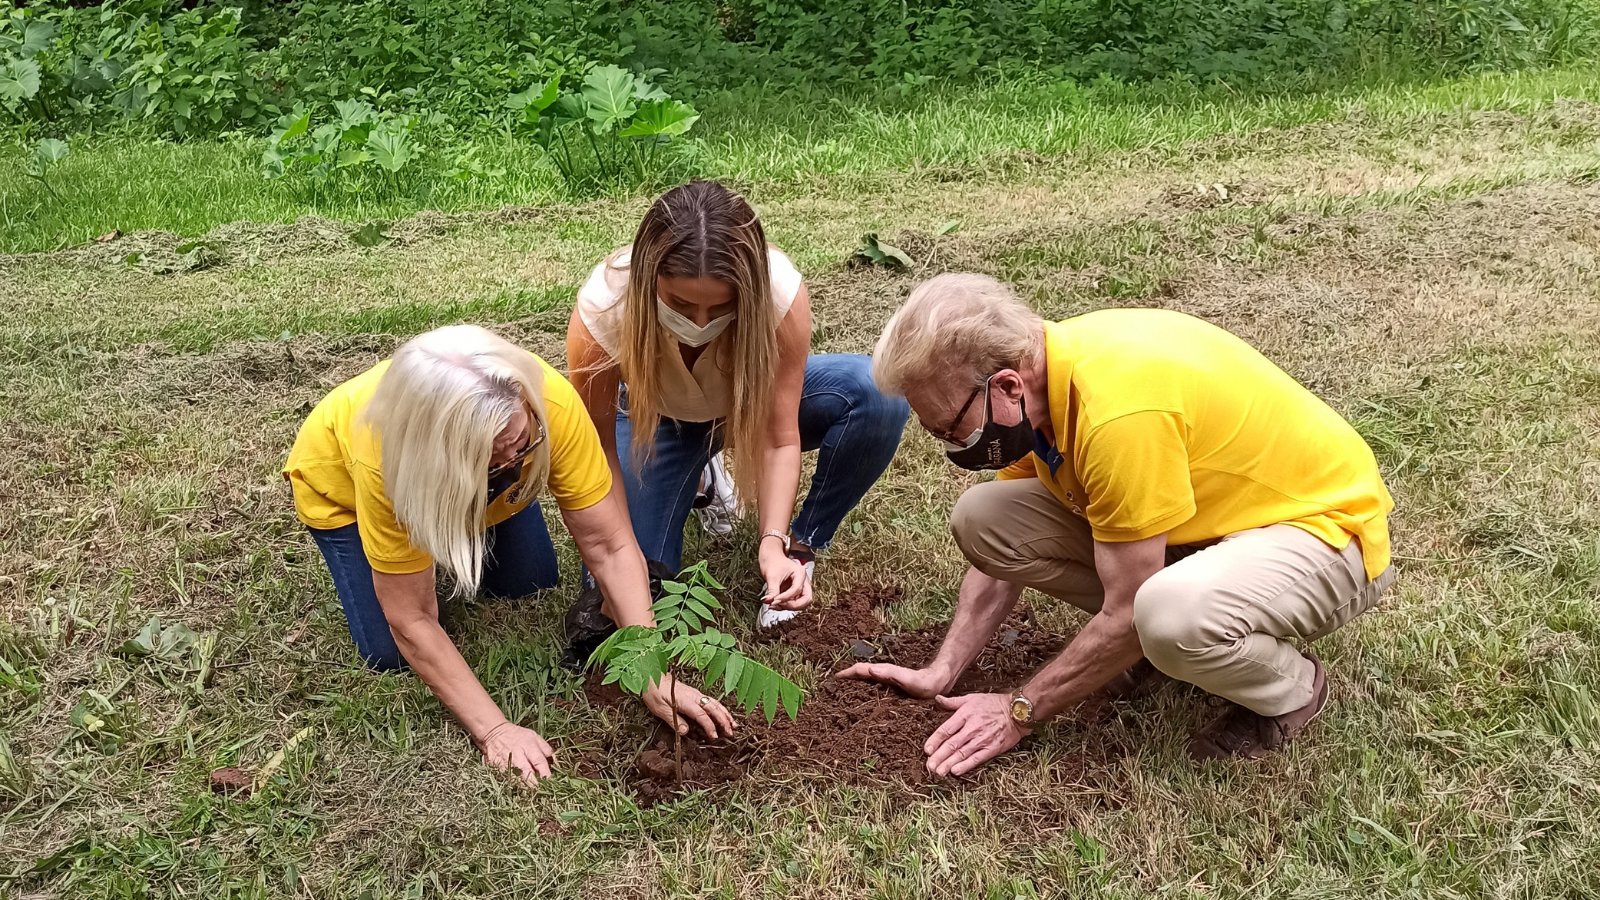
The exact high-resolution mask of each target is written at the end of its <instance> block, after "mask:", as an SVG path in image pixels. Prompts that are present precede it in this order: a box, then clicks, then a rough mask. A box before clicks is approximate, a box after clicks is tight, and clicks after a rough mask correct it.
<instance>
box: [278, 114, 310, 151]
mask: <svg viewBox="0 0 1600 900" xmlns="http://www.w3.org/2000/svg"><path fill="white" fill-rule="evenodd" d="M310 128H311V111H310V110H308V109H305V108H300V109H296V110H295V111H294V112H291V113H289V114H287V115H285V116H284V117H283V118H281V119H279V120H278V124H277V126H276V127H275V128H273V129H272V143H274V144H282V143H284V142H285V141H292V140H294V139H295V138H297V137H299V136H301V135H303V134H305V133H306V131H308V130H309V129H310Z"/></svg>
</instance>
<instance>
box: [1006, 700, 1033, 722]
mask: <svg viewBox="0 0 1600 900" xmlns="http://www.w3.org/2000/svg"><path fill="white" fill-rule="evenodd" d="M1011 718H1013V719H1016V720H1017V721H1018V722H1022V723H1024V724H1026V723H1027V722H1029V721H1031V720H1032V719H1033V704H1032V703H1029V702H1028V698H1027V697H1016V698H1014V699H1012V701H1011Z"/></svg>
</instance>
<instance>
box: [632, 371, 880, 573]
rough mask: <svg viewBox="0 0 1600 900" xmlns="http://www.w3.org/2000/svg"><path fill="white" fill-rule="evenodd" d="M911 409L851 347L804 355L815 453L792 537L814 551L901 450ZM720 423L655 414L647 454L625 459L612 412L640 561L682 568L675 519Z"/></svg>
mask: <svg viewBox="0 0 1600 900" xmlns="http://www.w3.org/2000/svg"><path fill="white" fill-rule="evenodd" d="M910 415H911V407H910V406H909V405H907V404H906V401H905V400H903V399H901V398H899V397H889V396H887V395H885V394H883V393H881V392H879V390H878V388H877V386H876V385H874V384H873V383H872V363H871V360H869V359H868V358H867V357H865V356H856V355H853V354H842V353H835V354H823V355H813V356H811V357H810V358H809V359H808V360H807V361H806V374H805V387H804V388H803V389H802V391H801V394H800V446H801V449H803V450H805V451H807V452H810V451H812V450H816V451H818V456H817V471H816V475H815V476H813V477H812V479H811V490H810V491H809V492H808V493H807V494H806V499H805V502H804V503H803V504H802V505H801V506H800V515H799V516H797V517H796V518H795V520H794V524H793V530H794V535H795V537H796V538H798V539H799V540H800V542H801V543H804V544H806V545H807V546H809V547H813V548H815V549H818V550H821V549H823V548H825V547H827V546H828V543H829V542H830V541H832V540H833V535H834V532H835V531H837V530H838V528H839V523H840V522H843V521H844V517H845V515H846V514H847V513H849V512H850V510H852V509H854V508H855V505H856V504H857V503H859V502H860V501H861V498H862V497H864V496H866V493H867V490H868V489H869V488H871V487H872V485H873V483H874V482H876V481H877V480H878V476H879V475H882V474H883V471H884V469H887V468H888V467H889V461H890V460H891V459H893V458H894V454H895V451H896V450H897V449H899V447H900V433H901V431H903V430H904V429H905V424H906V419H907V418H909V417H910ZM721 426H722V423H721V422H682V421H678V420H676V419H662V420H661V424H660V426H659V427H658V428H657V429H656V443H655V452H654V453H653V454H652V455H651V457H650V459H649V460H647V461H645V463H644V465H643V468H636V467H635V466H634V465H633V460H632V459H631V454H632V450H633V427H632V423H631V422H630V421H629V419H628V415H627V413H626V412H619V413H617V456H618V458H619V459H621V460H622V480H623V487H624V489H625V490H626V492H627V495H628V514H629V516H631V517H632V519H633V531H634V535H635V536H636V537H637V538H638V539H639V548H640V549H641V550H643V551H644V555H645V557H646V558H647V559H654V560H658V561H660V562H662V563H664V564H665V565H666V566H667V567H668V568H670V569H672V570H674V571H676V570H678V569H679V568H681V567H682V566H683V526H684V523H686V522H687V521H688V519H689V511H690V509H692V508H693V506H694V498H695V495H696V494H697V493H698V492H699V486H700V473H701V471H702V470H704V469H705V467H706V464H707V463H709V462H710V461H711V457H713V456H715V455H716V454H717V453H718V452H719V451H720V450H721V449H722V427H721Z"/></svg>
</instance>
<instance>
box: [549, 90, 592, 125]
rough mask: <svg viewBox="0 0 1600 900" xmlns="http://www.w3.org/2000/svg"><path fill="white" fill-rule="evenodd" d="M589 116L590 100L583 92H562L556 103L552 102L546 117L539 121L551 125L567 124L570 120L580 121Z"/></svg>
mask: <svg viewBox="0 0 1600 900" xmlns="http://www.w3.org/2000/svg"><path fill="white" fill-rule="evenodd" d="M588 117H589V101H588V100H587V99H585V98H584V96H583V95H582V94H562V95H561V96H560V97H559V98H558V99H557V100H556V102H555V103H553V104H551V106H550V109H549V110H548V111H547V113H546V116H545V118H544V119H543V120H542V121H541V122H540V123H539V124H540V125H541V126H543V125H544V123H545V122H549V123H550V125H551V126H552V127H553V126H557V125H565V124H567V123H568V122H578V121H581V120H583V119H587V118H588Z"/></svg>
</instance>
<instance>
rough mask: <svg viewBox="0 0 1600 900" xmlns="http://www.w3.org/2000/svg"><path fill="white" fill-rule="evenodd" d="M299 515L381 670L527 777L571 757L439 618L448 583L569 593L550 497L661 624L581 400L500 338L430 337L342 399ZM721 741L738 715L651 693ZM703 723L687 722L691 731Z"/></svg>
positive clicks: (320, 410) (613, 601)
mask: <svg viewBox="0 0 1600 900" xmlns="http://www.w3.org/2000/svg"><path fill="white" fill-rule="evenodd" d="M283 471H284V476H285V477H286V478H288V480H289V483H290V484H291V485H292V486H293V490H294V501H295V510H296V513H297V514H298V516H299V518H300V521H301V522H303V523H304V524H305V525H306V527H307V528H308V529H310V531H311V536H312V538H313V539H314V540H315V542H316V544H317V547H318V548H319V549H320V550H321V551H322V555H323V558H324V559H325V560H326V561H327V564H328V571H329V573H330V574H331V575H332V576H333V583H334V587H335V589H336V590H337V592H338V595H339V602H340V604H341V605H342V606H343V607H344V612H345V618H346V621H347V623H348V624H349V627H350V636H351V638H352V639H353V640H354V641H355V644H356V649H357V651H358V652H359V653H360V654H361V656H362V658H363V659H364V660H365V661H366V662H367V664H368V665H369V666H371V667H372V668H375V669H379V670H393V669H399V668H402V667H405V666H407V665H409V666H410V668H411V669H412V670H413V671H415V672H416V673H417V675H418V676H420V677H421V678H422V680H423V681H424V682H426V683H427V685H428V687H429V688H431V689H432V690H433V692H434V694H435V695H437V696H438V697H439V700H440V701H441V702H442V703H443V704H444V705H445V707H446V708H447V709H449V710H450V712H451V714H452V715H454V716H455V718H456V721H458V722H460V723H461V726H462V727H463V728H464V729H466V731H467V733H468V734H469V735H470V736H471V738H472V741H473V743H474V744H475V745H476V746H477V747H478V749H479V751H480V752H481V753H482V754H483V758H484V761H485V762H487V763H489V764H490V765H493V766H495V767H497V768H507V767H510V768H514V769H516V770H518V771H520V773H521V774H522V776H523V778H524V779H525V780H527V781H530V782H532V781H535V780H537V779H538V778H540V777H544V776H547V775H549V774H550V764H551V762H552V761H553V759H554V755H555V754H554V751H553V750H552V749H551V747H550V745H549V743H547V742H546V741H545V740H544V738H542V737H540V736H539V735H538V734H537V733H535V732H534V731H533V730H531V729H528V728H524V727H522V726H520V725H518V724H516V723H514V722H511V721H510V720H509V719H507V718H506V716H505V715H504V714H503V713H502V712H501V711H500V709H499V707H498V706H496V704H495V702H494V700H493V699H491V698H490V696H489V694H488V692H487V691H485V690H484V688H483V686H482V685H481V684H480V683H479V682H478V679H477V678H476V677H475V676H474V675H473V672H472V670H471V668H470V667H469V666H468V665H467V662H466V660H465V659H463V658H462V656H461V653H460V652H459V651H458V650H457V649H456V647H455V644H454V643H453V642H452V641H451V640H450V637H449V635H447V634H446V633H445V631H444V629H443V628H442V627H441V626H440V624H439V610H438V603H437V600H436V594H435V588H434V585H435V571H436V569H443V570H444V571H445V572H446V573H448V574H449V576H450V577H451V579H452V580H453V583H454V588H455V591H456V592H457V593H458V594H463V595H472V594H476V593H478V592H479V591H480V590H481V591H482V592H483V593H484V594H486V595H488V596H491V597H518V596H523V595H526V594H530V593H533V592H535V591H538V590H541V589H544V588H549V587H553V586H554V585H555V584H556V580H557V568H556V555H555V548H554V546H553V545H552V544H551V541H550V534H549V531H548V530H547V529H546V527H545V524H544V518H543V516H542V514H541V512H540V508H539V504H538V503H537V498H538V496H539V494H540V493H541V492H548V493H549V495H550V496H551V498H552V499H554V500H555V502H556V505H557V506H558V507H559V508H560V510H561V516H562V519H563V521H564V522H565V523H566V526H567V530H568V531H569V532H570V533H571V534H572V537H573V540H574V541H575V542H576V543H577V546H578V553H579V555H580V556H581V557H582V558H583V561H584V563H585V564H587V566H588V567H589V570H590V572H592V573H593V575H594V578H595V581H596V582H598V584H599V586H600V588H601V591H602V593H603V595H604V597H605V598H606V601H605V613H606V615H607V616H609V617H610V618H611V619H612V620H613V621H615V622H616V623H617V624H618V625H620V626H628V625H653V624H654V620H653V618H652V616H651V612H650V605H651V598H650V587H649V581H648V576H647V573H646V568H645V560H644V555H643V554H642V553H641V552H640V550H639V545H638V542H637V541H636V540H635V539H634V537H633V531H632V529H631V528H630V527H629V523H628V518H627V513H626V507H625V506H624V502H623V498H622V494H621V491H620V489H619V488H618V486H617V485H616V484H615V482H614V480H613V478H612V474H611V467H610V466H609V465H608V464H607V461H606V455H605V452H604V451H603V450H602V449H601V446H600V441H599V437H598V436H597V435H596V433H595V429H594V426H593V424H592V423H591V422H590V421H589V416H588V413H587V411H586V410H585V408H584V405H583V403H582V401H581V400H579V398H578V395H577V393H576V392H575V391H574V390H573V388H572V386H571V385H570V384H569V383H568V382H567V380H566V379H565V378H563V377H562V376H561V375H560V373H558V372H557V371H556V370H555V369H553V368H551V367H550V366H549V365H548V364H547V363H545V362H544V360H542V359H540V358H538V357H537V356H534V355H533V354H531V353H529V352H527V351H525V350H522V349H520V348H518V347H516V346H515V345H513V344H511V343H510V342H508V341H506V340H504V339H502V338H500V337H499V336H497V335H495V334H493V333H492V332H489V331H487V330H485V329H482V328H477V327H474V326H470V325H457V326H452V327H448V328H440V329H437V330H434V331H430V332H428V333H426V334H423V335H420V336H418V337H416V338H414V339H412V340H411V341H409V342H407V343H406V344H405V345H404V346H402V347H401V348H400V349H399V351H397V352H396V353H395V355H394V358H393V359H391V360H388V361H385V362H381V363H378V364H377V365H376V366H373V367H372V368H371V369H369V370H367V371H366V372H364V373H362V374H360V375H357V376H356V377H354V378H352V379H350V380H349V381H347V382H345V383H344V384H342V385H340V386H338V387H336V388H334V389H333V391H332V392H330V393H329V394H328V395H327V397H325V398H324V399H323V400H322V402H321V403H319V404H317V406H316V408H315V409H314V410H313V411H312V413H311V415H310V417H309V418H308V419H307V420H306V422H305V424H304V425H303V426H302V427H301V429H300V434H299V437H298V438H297V439H296V440H295V444H294V449H293V450H292V451H290V453H289V459H288V462H287V463H286V464H285V465H284V470H283ZM674 696H675V697H676V706H677V712H678V715H679V716H681V717H682V719H683V720H684V722H687V721H693V722H696V723H698V724H699V725H700V727H701V728H703V729H704V730H705V732H706V734H707V735H709V736H711V737H713V738H715V737H717V736H718V734H726V733H728V732H730V731H732V730H733V728H734V723H733V718H732V716H731V715H729V713H728V711H727V709H726V708H724V707H723V706H722V704H720V703H718V702H717V701H716V700H715V699H713V698H711V697H707V696H704V695H702V694H701V693H700V692H699V691H697V690H695V689H693V688H691V687H688V686H687V685H678V686H677V690H676V692H674V691H673V690H672V684H671V682H670V680H664V681H663V682H661V683H659V684H657V685H655V686H654V687H653V688H651V689H650V690H649V691H647V692H646V694H645V697H644V701H645V704H646V705H647V706H648V707H649V709H650V711H651V712H652V713H654V714H655V715H656V716H658V717H660V718H662V719H664V720H668V721H671V720H672V719H673V702H674ZM680 727H682V728H685V729H686V728H687V724H682V725H680Z"/></svg>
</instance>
